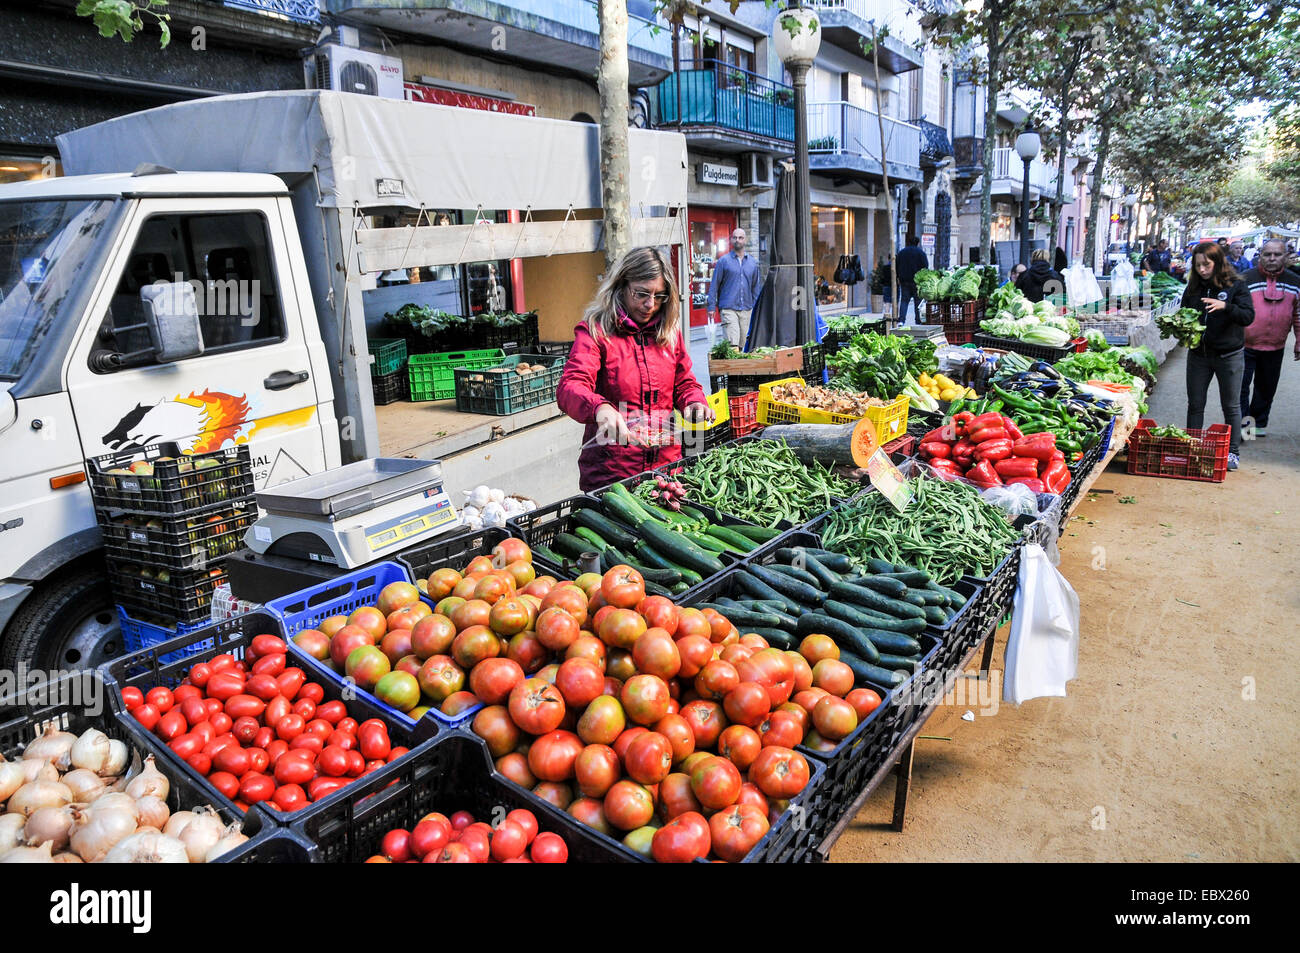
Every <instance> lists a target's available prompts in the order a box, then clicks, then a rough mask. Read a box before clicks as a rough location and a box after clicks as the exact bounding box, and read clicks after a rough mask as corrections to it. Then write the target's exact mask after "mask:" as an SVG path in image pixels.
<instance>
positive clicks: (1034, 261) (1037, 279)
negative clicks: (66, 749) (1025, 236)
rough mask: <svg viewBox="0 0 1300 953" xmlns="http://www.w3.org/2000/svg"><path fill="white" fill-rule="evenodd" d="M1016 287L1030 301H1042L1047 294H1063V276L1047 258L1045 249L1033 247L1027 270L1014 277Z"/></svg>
mask: <svg viewBox="0 0 1300 953" xmlns="http://www.w3.org/2000/svg"><path fill="white" fill-rule="evenodd" d="M1016 287H1017V288H1019V289H1020V290H1021V292H1022V293H1023V294H1024V296H1025V297H1026V298H1028V299H1029V300H1030V301H1042V300H1043V299H1044V298H1045V297H1047V296H1048V295H1059V294H1065V278H1064V277H1062V275H1061V273H1060V272H1059V271H1057V270H1056V269H1054V268H1053V267H1052V266H1051V264H1050V263H1049V262H1048V260H1047V250H1046V249H1043V248H1035V249H1034V253H1033V254H1032V255H1030V256H1029V270H1028V271H1026V272H1024V273H1023V274H1022V275H1021V276H1020V277H1019V278H1017V279H1016Z"/></svg>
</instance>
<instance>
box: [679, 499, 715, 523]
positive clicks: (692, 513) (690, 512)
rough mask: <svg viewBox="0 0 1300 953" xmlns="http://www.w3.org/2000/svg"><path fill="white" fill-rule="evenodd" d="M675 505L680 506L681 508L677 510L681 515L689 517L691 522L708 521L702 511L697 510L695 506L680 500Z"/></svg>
mask: <svg viewBox="0 0 1300 953" xmlns="http://www.w3.org/2000/svg"><path fill="white" fill-rule="evenodd" d="M677 505H678V506H680V507H681V510H679V512H680V513H681V514H682V515H683V516H685V517H687V518H688V519H690V520H691V521H692V522H695V523H707V522H708V521H709V518H708V517H707V516H705V515H704V514H703V513H701V512H700V511H699V510H697V509H696V508H695V507H693V506H688V505H687V504H685V503H682V502H680V501H679V502H678V504H677Z"/></svg>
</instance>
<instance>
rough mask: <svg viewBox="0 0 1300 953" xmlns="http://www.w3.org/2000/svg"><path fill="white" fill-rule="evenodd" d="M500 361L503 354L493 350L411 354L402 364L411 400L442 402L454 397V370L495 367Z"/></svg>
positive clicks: (503, 356)
mask: <svg viewBox="0 0 1300 953" xmlns="http://www.w3.org/2000/svg"><path fill="white" fill-rule="evenodd" d="M503 360H505V352H504V351H502V350H499V349H496V348H489V349H487V350H482V351H444V352H442V353H439V354H412V355H411V358H410V361H409V363H408V364H407V365H406V367H407V373H408V380H409V381H410V385H411V400H446V399H448V398H449V397H455V396H456V376H455V374H456V368H458V367H468V368H479V367H496V366H497V365H498V364H500V363H501V362H502V361H503Z"/></svg>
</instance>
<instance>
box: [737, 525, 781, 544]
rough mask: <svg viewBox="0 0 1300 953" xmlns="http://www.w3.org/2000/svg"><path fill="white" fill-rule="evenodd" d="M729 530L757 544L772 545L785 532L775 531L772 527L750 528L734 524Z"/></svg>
mask: <svg viewBox="0 0 1300 953" xmlns="http://www.w3.org/2000/svg"><path fill="white" fill-rule="evenodd" d="M727 528H728V529H730V530H732V531H734V532H737V533H739V534H740V535H741V536H745V537H748V538H749V539H752V540H753V541H754V542H756V543H770V542H771V541H772V540H774V539H776V538H777V537H778V536H780V535H781V534H782V533H784V532H785V530H782V529H773V528H772V527H770V526H750V525H749V524H748V523H733V524H732V525H731V526H729V527H727Z"/></svg>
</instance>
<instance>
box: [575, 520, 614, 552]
mask: <svg viewBox="0 0 1300 953" xmlns="http://www.w3.org/2000/svg"><path fill="white" fill-rule="evenodd" d="M573 535H574V536H576V537H578V539H585V540H586V541H587V542H589V543H591V545H592V546H595V547H596V552H598V553H603V552H604V551H605V550H607V549H609V543H607V542H605V541H604V540H603V539H601V538H600V535H599V534H598V533H596V531H595V530H591V529H587V527H585V526H575V527H574V528H573Z"/></svg>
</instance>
